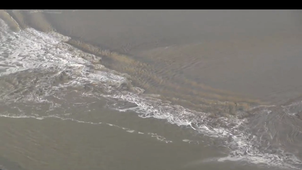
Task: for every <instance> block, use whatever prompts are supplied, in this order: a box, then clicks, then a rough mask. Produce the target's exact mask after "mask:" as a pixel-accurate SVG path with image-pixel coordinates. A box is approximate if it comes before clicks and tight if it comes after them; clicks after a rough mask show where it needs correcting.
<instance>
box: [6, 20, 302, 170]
mask: <svg viewBox="0 0 302 170" xmlns="http://www.w3.org/2000/svg"><path fill="white" fill-rule="evenodd" d="M68 40H70V38H69V37H66V36H63V35H61V34H58V33H55V32H50V33H42V32H39V31H37V30H34V29H32V28H27V29H25V30H21V31H19V32H13V31H11V30H10V29H9V28H8V26H7V25H6V23H5V22H4V21H2V20H0V43H1V47H0V96H1V97H0V106H1V108H3V110H0V111H1V112H2V113H1V117H10V118H36V119H44V118H51V117H54V118H60V119H64V120H65V119H66V120H71V118H70V117H69V116H70V114H72V113H69V114H67V113H66V114H64V113H62V115H54V114H53V113H52V110H54V109H60V107H61V106H62V105H64V104H66V105H67V104H70V103H72V102H75V101H76V100H77V99H76V98H75V97H74V94H77V95H81V96H83V97H89V98H93V99H95V98H106V99H108V100H110V101H112V103H111V104H110V105H109V107H110V108H112V109H115V110H119V111H121V112H125V111H134V112H136V113H138V115H139V117H142V118H156V119H164V120H167V121H168V122H169V123H172V124H176V125H178V126H186V127H189V128H192V129H193V130H195V131H197V132H199V133H201V134H203V135H206V136H209V137H213V138H219V139H222V140H223V141H224V145H225V146H226V147H228V148H230V154H229V156H228V157H225V158H219V159H217V160H218V161H226V160H229V161H238V160H242V161H248V162H251V163H255V164H259V163H260V164H264V165H269V166H278V167H283V168H292V169H299V168H301V167H302V161H301V160H299V159H298V158H297V157H296V155H295V154H293V153H290V152H286V151H285V150H284V149H282V148H280V147H275V148H274V147H269V146H270V145H269V144H268V145H267V146H265V145H263V142H262V140H261V137H263V136H267V135H268V134H270V133H271V132H270V130H269V128H268V127H267V126H265V123H263V124H262V126H261V127H263V129H265V128H266V129H267V130H266V131H264V132H262V133H261V134H262V135H261V136H258V134H259V133H257V131H254V129H253V128H251V129H249V128H250V127H251V124H252V123H251V122H253V120H255V118H245V119H238V118H236V117H235V116H229V117H228V118H226V117H215V118H213V117H211V116H210V115H211V114H210V113H206V112H200V111H194V110H191V109H188V108H185V107H183V106H180V105H174V104H172V103H171V102H169V101H163V100H161V99H159V98H157V97H156V96H155V95H150V94H149V95H148V94H145V93H144V90H143V89H141V88H139V87H134V86H133V85H132V84H131V81H130V79H129V78H128V75H125V74H122V73H118V72H115V71H113V70H109V69H107V68H105V67H104V66H103V65H102V64H101V62H102V60H101V56H95V55H92V54H88V53H85V52H83V51H80V50H79V49H76V48H74V47H73V46H71V45H68V44H67V43H66V42H67V41H68ZM15 103H20V104H23V106H24V107H31V109H23V110H22V109H19V111H18V112H16V113H17V114H14V115H12V114H10V113H4V112H5V111H7V112H9V110H12V109H17V108H14V107H13V106H14V104H15ZM31 103H35V104H39V105H35V108H32V107H33V106H32V105H31ZM38 106H39V107H41V108H40V109H44V110H46V111H45V113H43V114H45V115H42V116H41V115H37V113H35V112H33V111H32V110H33V109H39V108H38ZM276 108H277V106H260V107H258V108H252V109H250V110H249V112H253V113H255V114H257V116H258V118H259V117H261V118H267V117H268V116H267V115H269V114H270V113H271V112H274V109H276ZM297 109H298V111H299V109H300V110H302V107H301V104H300V105H299V103H298V104H296V105H294V104H292V105H289V106H284V107H283V111H282V113H280V114H284V113H290V114H288V115H287V116H291V115H293V114H295V113H296V112H297ZM24 110H27V111H24ZM281 110H282V109H281ZM289 110H290V111H289ZM292 110H294V111H292ZM41 114H42V113H41ZM280 114H279V115H280ZM257 116H256V118H257ZM72 120H75V119H72ZM257 120H259V119H257ZM266 120H268V119H266ZM75 121H78V122H79V123H80V122H81V121H80V120H75ZM127 130H129V129H127ZM131 132H134V131H132V130H129V133H131ZM149 135H150V136H152V137H155V138H157V139H163V138H162V137H160V136H158V135H156V134H152V133H150V134H149ZM298 135H301V134H298ZM163 140H165V141H166V143H169V140H166V139H163ZM269 141H270V140H269V139H268V140H266V142H269ZM185 142H187V140H185ZM264 146H265V147H264Z"/></svg>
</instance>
